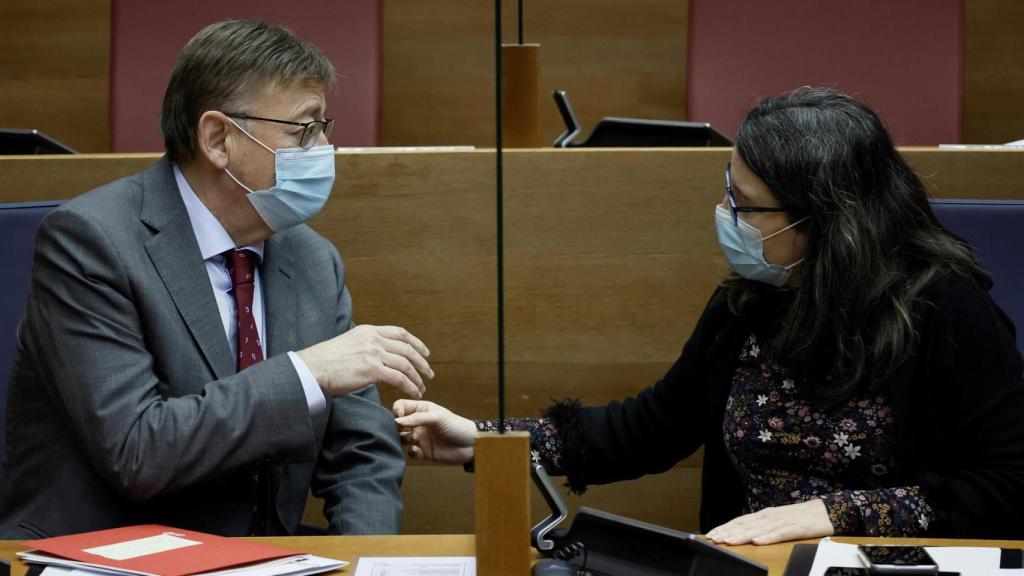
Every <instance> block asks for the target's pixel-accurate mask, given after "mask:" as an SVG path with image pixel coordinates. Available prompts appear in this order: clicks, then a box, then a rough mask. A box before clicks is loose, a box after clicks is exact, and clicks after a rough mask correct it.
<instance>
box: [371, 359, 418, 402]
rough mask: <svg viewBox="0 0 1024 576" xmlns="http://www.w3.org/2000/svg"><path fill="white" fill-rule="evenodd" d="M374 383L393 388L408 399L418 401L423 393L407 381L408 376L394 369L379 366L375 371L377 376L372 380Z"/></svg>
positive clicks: (410, 381)
mask: <svg viewBox="0 0 1024 576" xmlns="http://www.w3.org/2000/svg"><path fill="white" fill-rule="evenodd" d="M374 381H376V382H377V383H379V384H387V385H389V386H393V387H395V388H397V389H398V390H399V391H401V392H402V394H404V395H406V396H408V397H410V398H415V399H417V400H418V399H420V398H422V397H423V393H422V392H421V391H420V388H419V387H418V386H416V384H415V383H414V382H413V381H412V380H409V377H408V376H406V375H405V374H403V373H402V372H399V371H398V370H395V369H394V368H389V367H387V366H381V367H380V369H378V370H377V376H376V377H375V378H374Z"/></svg>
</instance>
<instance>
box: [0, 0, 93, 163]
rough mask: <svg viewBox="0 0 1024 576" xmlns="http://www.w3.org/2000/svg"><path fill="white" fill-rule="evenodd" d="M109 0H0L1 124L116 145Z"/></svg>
mask: <svg viewBox="0 0 1024 576" xmlns="http://www.w3.org/2000/svg"><path fill="white" fill-rule="evenodd" d="M109 69H110V0H47V1H46V2H38V1H33V0H4V1H3V2H0V127H5V128H34V129H36V130H39V131H41V132H44V133H46V134H47V135H49V136H52V137H54V138H56V139H57V140H60V141H61V142H64V143H65V144H67V145H68V146H71V147H72V148H75V149H76V150H78V151H80V152H105V151H107V150H109V149H110V129H109V121H108V118H109V113H108V107H109V104H110V72H109Z"/></svg>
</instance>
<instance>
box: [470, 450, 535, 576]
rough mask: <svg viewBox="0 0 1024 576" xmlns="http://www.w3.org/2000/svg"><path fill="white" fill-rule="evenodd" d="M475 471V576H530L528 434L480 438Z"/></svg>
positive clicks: (476, 451)
mask: <svg viewBox="0 0 1024 576" xmlns="http://www.w3.org/2000/svg"><path fill="white" fill-rule="evenodd" d="M474 454H475V456H474V459H475V466H476V573H477V576H526V575H527V574H529V573H530V560H531V559H532V557H533V554H532V552H531V550H530V434H529V433H527V432H507V433H505V434H497V433H488V432H484V433H480V434H478V435H477V437H476V447H475V449H474Z"/></svg>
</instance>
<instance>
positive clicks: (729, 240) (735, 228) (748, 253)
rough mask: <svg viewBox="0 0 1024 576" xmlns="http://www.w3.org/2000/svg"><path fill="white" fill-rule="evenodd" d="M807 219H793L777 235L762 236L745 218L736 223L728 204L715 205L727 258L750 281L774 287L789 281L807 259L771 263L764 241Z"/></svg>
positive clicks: (720, 238) (722, 244)
mask: <svg viewBox="0 0 1024 576" xmlns="http://www.w3.org/2000/svg"><path fill="white" fill-rule="evenodd" d="M804 220H807V217H805V218H801V219H800V220H797V221H796V222H793V223H792V224H790V225H789V226H786V227H785V228H783V229H782V230H779V231H778V232H775V233H774V234H769V235H768V236H764V237H762V236H761V231H760V230H758V229H757V228H754V227H753V226H751V225H750V224H747V223H746V222H744V221H743V219H742V218H741V219H738V220H737V223H736V224H733V222H732V212H731V211H730V210H729V209H728V208H726V207H725V206H722V205H721V204H719V205H718V206H716V207H715V228H716V229H717V230H718V243H719V244H721V246H722V251H723V252H725V259H726V260H728V261H729V266H731V267H732V270H733V272H736V273H737V274H739V275H740V276H743V277H744V278H747V279H749V280H757V281H758V282H764V283H766V284H771V285H772V286H782V285H783V284H785V283H786V281H787V280H789V275H790V273H791V272H792V270H793V268H794V267H796V266H797V265H799V264H800V263H801V262H803V261H804V259H803V258H801V259H799V260H797V261H796V262H794V263H792V264H790V265H789V266H779V265H778V264H769V263H768V262H767V261H765V259H764V241H765V240H768V239H769V238H772V237H775V236H777V235H779V234H782V233H783V232H785V231H786V230H789V229H790V228H792V227H794V226H796V225H797V224H799V223H801V222H803V221H804Z"/></svg>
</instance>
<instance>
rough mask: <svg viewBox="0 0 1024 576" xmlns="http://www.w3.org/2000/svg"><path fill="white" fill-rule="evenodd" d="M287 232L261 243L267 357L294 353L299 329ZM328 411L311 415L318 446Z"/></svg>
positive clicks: (297, 301) (294, 272) (328, 402)
mask: <svg viewBox="0 0 1024 576" xmlns="http://www.w3.org/2000/svg"><path fill="white" fill-rule="evenodd" d="M287 238H288V232H287V231H286V232H283V233H281V232H279V233H277V234H275V235H274V236H271V237H270V238H269V239H268V240H267V241H266V243H265V244H264V247H265V249H264V251H263V264H262V265H261V266H260V279H261V282H262V284H263V304H264V307H263V309H264V314H265V317H266V330H267V356H277V355H278V354H285V353H287V352H289V351H294V350H297V349H298V348H299V346H300V343H299V339H298V326H299V322H300V319H299V295H298V289H297V286H296V282H297V279H296V272H297V269H296V263H295V259H294V258H293V257H292V254H291V252H290V251H289V250H288V240H287ZM327 405H328V409H327V410H325V411H323V412H320V413H319V414H316V415H314V416H312V418H311V424H312V426H313V432H314V433H315V434H316V437H317V444H318V445H319V443H320V441H321V440H322V438H323V434H324V430H325V429H326V428H327V419H328V417H329V415H330V399H328V401H327Z"/></svg>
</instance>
